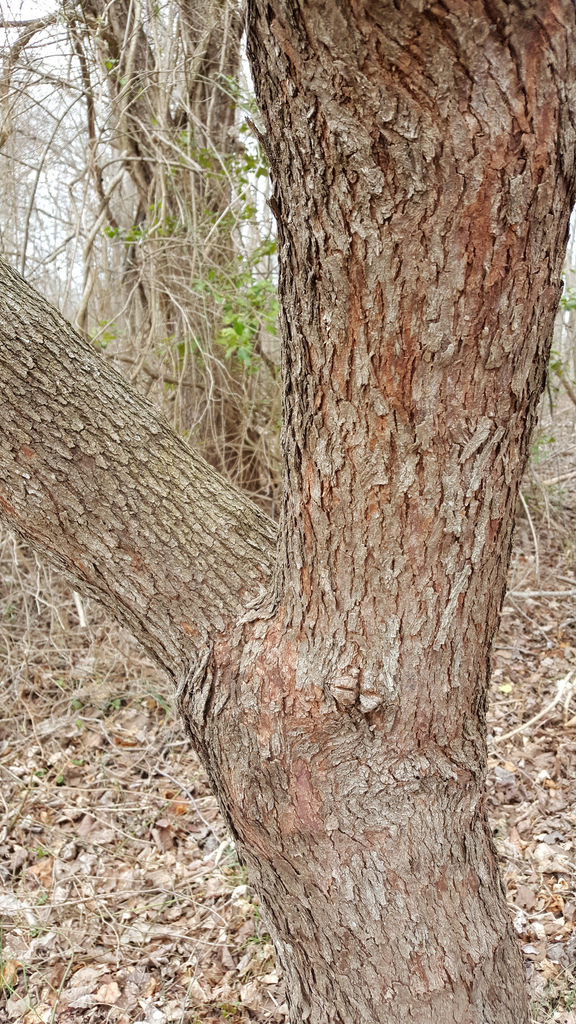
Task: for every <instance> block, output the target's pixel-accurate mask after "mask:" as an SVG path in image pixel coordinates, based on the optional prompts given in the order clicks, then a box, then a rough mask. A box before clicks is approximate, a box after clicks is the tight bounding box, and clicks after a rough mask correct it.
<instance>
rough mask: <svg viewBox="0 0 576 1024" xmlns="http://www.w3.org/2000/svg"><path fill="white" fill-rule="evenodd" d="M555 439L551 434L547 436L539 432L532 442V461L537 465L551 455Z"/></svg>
mask: <svg viewBox="0 0 576 1024" xmlns="http://www.w3.org/2000/svg"><path fill="white" fill-rule="evenodd" d="M554 441H555V438H554V437H552V435H551V434H545V433H544V432H543V431H541V430H537V431H536V433H535V435H534V439H533V441H532V461H533V462H534V463H535V464H536V465H537V464H538V463H539V462H541V461H542V459H545V458H546V456H547V455H548V454H549V451H548V450H549V448H550V446H551V445H553V444H554Z"/></svg>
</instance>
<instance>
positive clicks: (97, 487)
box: [0, 260, 276, 682]
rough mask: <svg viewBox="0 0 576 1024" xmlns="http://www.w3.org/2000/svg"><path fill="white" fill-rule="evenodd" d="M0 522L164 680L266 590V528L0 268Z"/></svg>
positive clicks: (270, 539)
mask: <svg viewBox="0 0 576 1024" xmlns="http://www.w3.org/2000/svg"><path fill="white" fill-rule="evenodd" d="M0 436H1V438H2V442H1V445H0V514H1V515H2V518H4V519H5V520H6V521H8V522H9V524H10V526H11V527H12V528H14V529H15V530H16V531H17V532H18V533H19V534H20V535H21V536H22V537H23V538H24V539H25V540H27V541H28V542H29V543H30V544H31V545H32V546H33V547H34V548H35V549H36V550H37V551H38V552H39V553H40V554H41V555H43V556H44V557H45V558H47V559H48V560H49V561H50V562H52V563H53V564H55V565H57V566H58V567H59V568H61V569H63V570H64V571H65V572H67V573H68V575H69V576H70V577H71V579H72V580H73V581H74V583H75V584H76V585H78V586H79V587H81V588H82V589H83V590H84V591H85V592H89V593H91V594H93V595H94V596H96V597H97V598H98V599H99V600H101V601H103V602H104V604H105V605H106V606H107V607H108V608H109V609H110V610H111V611H112V613H113V614H114V616H115V617H116V618H118V619H119V620H121V621H122V622H123V623H124V624H125V625H126V626H128V628H129V629H131V630H132V632H133V633H134V634H135V636H137V637H138V639H139V640H140V641H141V642H142V644H143V645H144V646H145V647H146V649H147V650H148V651H149V652H150V653H151V654H152V656H153V657H154V658H155V659H156V661H157V662H159V663H160V664H161V665H162V666H163V668H165V669H166V670H167V671H168V672H169V673H170V674H171V675H172V676H173V678H174V679H175V680H176V681H177V682H180V679H181V676H182V673H184V674H186V673H190V672H194V671H195V670H196V666H197V663H198V664H201V663H202V661H203V660H204V659H205V658H206V656H207V653H208V651H209V649H210V646H211V642H212V637H213V636H214V635H216V634H218V633H220V632H221V631H223V630H226V629H227V628H228V627H229V626H230V623H231V622H235V621H236V620H237V619H238V617H239V615H241V614H244V613H245V612H246V610H247V608H248V607H249V605H250V603H251V602H252V601H254V600H257V599H258V597H259V596H261V594H262V593H264V592H266V589H267V587H268V586H269V583H270V578H271V573H272V568H273V563H274V555H275V539H276V529H275V526H274V524H273V523H271V522H270V520H268V519H267V518H266V516H265V515H263V513H262V512H261V511H260V510H259V509H257V508H256V506H255V505H253V504H252V502H251V501H250V500H249V499H248V498H246V497H245V496H244V495H243V494H241V492H239V491H235V490H234V489H233V488H231V487H230V486H228V485H227V484H226V483H225V482H224V481H223V480H222V479H221V478H220V477H219V476H218V474H217V473H215V471H214V470H213V469H211V468H210V467H209V466H208V465H207V463H205V462H204V460H203V459H201V458H200V456H198V455H197V454H195V453H194V452H192V451H191V450H190V449H189V448H188V447H187V445H186V444H185V443H184V442H183V441H182V440H181V439H180V438H178V437H177V436H176V434H174V432H173V431H172V429H171V428H170V426H169V425H168V423H167V422H166V420H165V418H164V417H163V416H162V415H161V414H160V413H159V412H158V410H156V409H155V408H154V407H153V406H152V405H151V404H150V402H148V401H146V399H144V398H143V397H142V396H141V395H139V394H138V393H137V392H136V391H135V390H134V389H132V388H130V386H129V385H128V384H127V382H126V381H125V380H124V378H123V377H121V376H120V374H118V373H117V372H116V371H115V370H114V369H113V368H112V367H111V366H110V364H109V363H108V362H105V361H104V360H103V359H102V358H101V357H100V356H98V354H97V353H96V352H95V351H94V349H93V348H92V346H91V345H90V344H89V343H88V342H87V341H85V340H84V339H83V338H82V337H81V336H80V335H79V334H78V333H77V332H76V331H75V330H74V328H72V327H71V326H70V325H69V324H67V322H66V321H65V320H64V319H63V317H61V316H60V314H59V313H58V312H57V311H56V310H55V309H53V308H52V307H50V306H48V305H47V303H46V302H45V300H44V299H42V298H41V296H40V295H39V294H38V293H37V292H36V291H35V290H34V289H33V288H31V287H30V286H29V285H27V284H26V283H25V282H24V281H23V280H22V278H21V277H20V275H19V274H17V273H16V272H15V271H14V270H12V269H11V268H10V267H8V266H7V264H6V263H4V262H3V261H1V260H0Z"/></svg>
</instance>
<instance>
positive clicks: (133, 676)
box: [0, 418, 576, 1024]
mask: <svg viewBox="0 0 576 1024" xmlns="http://www.w3.org/2000/svg"><path fill="white" fill-rule="evenodd" d="M552 432H553V434H554V439H553V440H552V439H551V438H552ZM575 467H576V432H575V431H574V427H573V426H571V425H570V422H569V418H567V419H566V422H565V423H564V424H562V422H555V423H554V424H553V427H552V428H550V429H549V428H548V427H546V428H544V429H541V430H540V432H539V435H538V438H537V440H536V442H535V445H534V450H533V458H532V462H531V467H530V469H529V471H528V473H527V475H526V478H525V482H524V487H523V499H524V500H523V501H522V502H521V504H520V506H519V518H518V524H517V529H516V540H515V547H514V554H513V558H512V563H511V568H510V580H509V595H508V597H507V599H506V603H505V606H504V609H503V614H502V624H501V629H500V632H499V634H498V637H497V640H496V645H495V652H494V658H493V680H492V689H491V701H490V710H489V781H488V801H489V810H490V814H491V820H492V823H493V828H494V836H495V841H496V844H497V848H498V852H499V855H500V859H501V867H502V873H503V877H504V880H505V883H506V887H507V892H508V899H509V903H510V907H511V910H512V914H513V916H514V924H515V927H516V931H517V934H518V937H519V940H520V943H521V946H522V949H523V951H524V955H525V958H526V968H527V973H528V979H529V984H530V987H531V991H532V995H533V1000H534V1002H533V1016H534V1021H536V1022H538V1024H546V1022H552V1021H554V1022H559V1024H576V891H575V886H576V801H575V799H574V798H575V795H576V468H575ZM0 571H1V574H2V587H1V590H0V658H1V660H2V662H3V664H4V668H3V670H2V671H3V675H2V686H3V703H2V707H3V710H2V713H1V716H0V777H1V787H0V922H1V923H0V1024H12V1022H15V1024H18V1022H20V1024H104V1022H110V1024H137V1022H138V1024H170V1022H177V1024H200V1022H202V1024H211V1022H212V1024H216V1022H224V1021H226V1022H229V1024H230V1022H232V1024H241V1022H247V1021H253V1022H254V1021H255V1022H258V1024H264V1022H268V1021H269V1022H282V1021H284V1020H285V1019H286V1004H285V999H284V994H283V990H282V980H281V978H280V977H279V974H278V970H277V968H276V966H275V962H274V955H273V950H272V946H271V943H270V940H269V937H268V935H267V934H266V931H265V928H264V926H263V924H262V922H261V920H260V915H259V908H258V900H257V899H256V897H255V896H254V895H253V893H252V892H251V890H250V888H249V886H248V885H247V883H246V877H245V873H244V870H243V868H242V867H241V866H240V865H239V863H238V861H237V859H236V856H235V852H234V848H233V846H232V844H231V842H230V840H229V838H228V837H227V835H226V831H225V828H224V826H223V823H222V820H221V818H220V817H219V814H218V810H217V807H216V802H215V800H214V798H213V796H212V795H211V793H210V791H209V789H208V787H207V784H206V780H205V777H204V775H203V773H202V770H201V769H200V767H199V765H198V762H197V760H196V758H195V756H194V753H193V752H192V750H191V748H190V744H189V742H188V739H187V738H186V736H185V734H184V732H183V730H182V728H181V726H180V724H179V722H178V720H177V719H175V717H174V713H173V710H172V703H171V694H170V692H169V688H168V684H167V682H166V681H165V679H164V678H163V677H162V676H161V675H160V674H159V673H158V671H157V670H156V669H155V668H154V667H153V666H152V665H151V664H150V662H149V661H148V660H147V659H146V658H145V657H144V656H143V654H142V653H141V651H140V650H139V648H138V647H137V646H136V645H135V644H134V643H133V642H132V641H131V640H130V638H129V637H128V636H127V635H126V634H124V633H122V632H121V631H120V630H118V629H117V628H116V627H114V626H111V625H109V624H108V623H107V622H106V621H104V618H103V615H102V613H101V612H100V611H99V610H98V609H96V608H95V607H93V606H90V605H81V606H78V605H77V604H76V603H75V602H74V600H73V599H72V595H71V594H70V591H69V589H67V588H66V585H65V584H63V583H61V582H58V581H55V580H54V579H53V578H52V577H51V576H50V575H49V574H47V573H46V572H45V571H44V570H43V569H42V568H41V567H39V566H37V565H36V563H35V562H34V560H33V559H32V558H31V557H30V555H29V554H28V553H26V552H25V551H23V550H22V549H21V548H19V547H18V546H15V545H14V544H13V542H12V541H10V540H9V539H8V538H5V539H4V541H3V547H2V550H1V551H0ZM82 614H86V617H87V620H88V624H87V626H85V627H82V625H81V624H80V623H81V615H82Z"/></svg>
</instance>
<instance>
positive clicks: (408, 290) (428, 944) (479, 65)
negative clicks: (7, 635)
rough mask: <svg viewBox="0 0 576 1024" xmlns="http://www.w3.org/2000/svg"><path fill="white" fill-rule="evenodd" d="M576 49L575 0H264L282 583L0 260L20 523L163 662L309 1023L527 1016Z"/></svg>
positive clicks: (260, 36) (10, 496) (11, 469)
mask: <svg viewBox="0 0 576 1024" xmlns="http://www.w3.org/2000/svg"><path fill="white" fill-rule="evenodd" d="M575 44H576V26H575V11H574V5H573V3H572V2H571V0H570V2H569V0H549V2H546V3H530V2H528V0H516V2H507V3H504V2H500V0H493V2H491V3H490V4H486V3H484V2H481V0H468V2H466V3H458V2H452V3H450V4H440V3H429V2H427V0H408V2H406V3H403V4H401V5H396V4H395V3H392V2H391V0H383V2H379V3H375V2H374V3H373V2H370V0H366V2H364V3H350V4H343V3H337V2H334V3H331V4H326V3H323V4H320V3H318V2H316V0H312V2H310V3H306V4H296V3H295V2H294V0H292V2H289V0H285V2H283V3H280V2H279V0H268V2H267V3H266V4H264V3H263V0H250V3H249V50H250V56H251V60H252V65H253V69H254V76H255V81H256V88H257V93H258V98H259V102H260V105H261V109H262V111H263V115H264V119H265V126H266V132H267V134H266V147H267V150H268V153H269V157H270V160H271V163H272V168H273V173H274V180H275V197H274V209H275V211H276V213H277V217H278V222H279V232H280V242H281V249H280V252H281V277H280V291H281V299H282V307H283V334H284V374H285V377H284V427H283V432H284V433H283V436H284V465H285V494H284V510H283V517H282V523H281V529H280V543H279V551H278V559H277V573H276V577H275V580H274V583H273V584H272V575H271V573H272V569H271V566H272V560H273V545H274V529H273V527H272V524H269V523H268V522H267V521H266V520H265V518H264V517H262V516H261V515H259V514H258V513H257V512H256V511H255V510H254V508H253V506H251V505H250V503H249V502H248V501H247V500H246V499H245V498H242V497H240V496H239V495H238V496H237V497H236V499H234V500H233V501H231V500H230V499H229V498H227V497H226V495H225V492H224V488H223V487H222V485H221V484H220V483H219V481H218V479H217V478H216V477H215V475H214V474H212V473H211V471H210V470H209V469H208V468H207V467H206V466H205V465H204V464H202V463H201V461H200V460H198V459H197V458H195V457H193V456H192V455H191V454H187V453H186V449H185V447H184V446H183V445H182V444H181V442H178V441H177V439H175V438H174V437H173V436H171V435H170V432H169V430H168V428H167V427H166V426H165V425H164V424H163V423H161V421H159V420H158V419H157V418H156V419H153V418H152V414H151V412H150V409H149V408H147V407H145V403H143V402H142V400H141V399H138V400H137V403H136V405H135V406H134V404H133V405H132V406H127V405H126V399H123V398H122V391H121V385H120V383H119V380H118V379H117V378H112V377H110V376H107V377H106V381H105V382H103V383H102V385H101V386H100V388H99V390H94V387H93V384H92V381H93V376H94V369H91V368H89V369H85V367H94V366H96V361H95V359H94V357H93V356H92V355H91V354H90V358H88V354H87V353H89V350H88V349H87V348H86V347H84V348H83V349H82V353H83V354H82V355H81V357H77V356H75V355H74V354H72V355H71V354H70V353H74V352H76V351H80V349H77V348H76V347H75V346H80V347H81V346H82V345H83V342H82V341H81V340H80V339H78V338H74V337H73V336H72V335H70V334H65V333H64V329H63V327H62V322H61V321H60V320H56V319H52V320H49V318H48V316H47V314H45V313H44V312H43V311H42V310H41V309H40V307H39V306H38V305H34V303H38V301H39V300H37V299H36V298H34V297H33V296H32V293H31V292H26V294H25V296H24V298H25V303H26V304H27V305H26V306H25V308H26V309H27V310H28V311H29V312H27V313H25V314H22V313H21V312H20V310H21V308H22V301H23V300H22V296H23V293H22V291H21V289H22V287H23V286H22V285H21V284H20V283H19V282H17V281H16V278H15V277H14V275H10V274H8V272H5V271H3V272H2V274H3V275H5V276H4V277H3V279H2V278H0V284H3V285H5V286H6V287H8V286H9V287H10V288H11V289H12V291H13V294H14V296H15V299H14V301H13V302H12V301H11V304H10V305H9V306H8V307H7V306H6V300H5V299H4V298H3V299H2V304H3V307H4V308H3V309H2V312H1V318H0V346H1V347H2V348H3V349H4V350H5V352H6V353H7V354H6V355H2V380H3V383H2V384H1V385H0V389H1V391H2V396H3V404H2V405H1V406H0V415H1V416H2V417H3V419H4V421H5V422H4V429H5V431H6V434H5V440H4V442H3V446H2V451H0V484H1V485H2V488H3V490H4V494H3V495H2V507H3V508H4V509H5V513H4V515H5V518H6V519H7V521H9V522H10V523H11V524H12V525H13V526H15V527H16V528H17V529H19V530H20V532H21V533H22V534H23V535H24V536H26V537H27V538H28V539H31V540H32V541H33V542H34V543H35V544H36V545H37V546H38V545H40V546H42V548H43V550H44V551H45V552H46V553H49V554H52V556H54V555H56V556H57V557H58V559H59V562H60V564H64V565H65V566H66V568H67V570H68V571H69V572H71V573H73V574H75V576H76V578H79V579H80V580H84V583H85V584H88V586H89V587H90V588H91V589H92V591H96V592H99V593H100V594H101V596H103V598H104V599H105V600H106V601H107V602H108V604H109V606H110V607H112V608H113V610H115V613H116V614H117V616H118V617H120V618H122V619H123V620H124V621H127V622H128V623H129V624H130V625H131V626H132V628H133V629H135V631H136V632H137V635H139V636H140V637H141V638H142V639H144V641H145V642H146V643H147V645H148V647H149V649H150V650H152V652H153V653H154V654H155V656H156V657H157V658H158V660H159V661H161V663H162V664H164V665H165V666H167V667H168V668H169V670H170V671H171V673H172V675H173V676H174V677H175V678H176V681H177V683H178V694H179V704H180V707H181V709H182V713H183V715H184V717H185V719H186V721H187V723H188V725H189V728H190V730H191V732H192V735H193V736H194V739H195V742H196V745H197V748H198V750H199V753H200V755H201V757H202V759H203V762H204V764H205V766H206V768H207V771H208V773H209V776H210V779H211V781H212V784H213V785H214V788H215V791H216V792H217V794H218V797H219V800H220V804H221V807H222V810H223V812H224V814H225V816H226V818H227V820H228V823H229V826H230V829H231V831H232V833H233V835H234V837H235V840H236V843H237V847H238V851H239V854H240V855H241V857H242V858H243V860H244V861H245V863H246V864H247V866H248V868H249V872H250V877H251V880H252V882H253V884H254V885H255V887H256V890H257V891H258V893H259V895H260V897H261V900H262V904H263V908H264V910H265V912H266V915H267V920H268V923H269V926H270V929H271V931H272V934H273V937H274V939H275V943H276V947H277V950H278V955H279V958H280V961H281V963H282V966H283V968H284V972H285V975H286V979H287V985H288V999H289V1004H290V1014H291V1021H292V1024H302V1022H304V1021H305V1022H307V1024H400V1022H402V1024H405V1022H406V1021H410V1022H413V1024H528V1022H529V1020H530V1013H529V1008H528V1004H527V998H526V995H525V991H524V984H523V972H522V962H521V957H520V953H519V950H518V947H517V945H516V942H515V938H514V935H513V931H512V927H511V923H510V920H509V916H508V913H507V910H506V906H505V900H504V894H503V891H502V886H501V883H500V881H499V877H498V871H497V866H496V859H495V854H494V849H493V846H492V843H491V839H490V831H489V828H488V826H487V823H486V817H485V811H484V803H483V787H484V775H485V764H486V750H485V720H484V716H485V702H486V693H487V683H488V674H489V651H490V643H491V640H492V637H493V635H494V631H495V629H496V626H497V621H498V613H499V609H500V605H501V601H502V597H503V593H504V588H505V577H506V568H507V564H508V558H509V551H510V538H511V531H512V524H513V514H514V508H515V503H516V497H517V493H518V487H519V481H520V478H521V473H522V469H523V466H524V462H525V458H526V453H527V450H528V443H529V437H530V431H531V428H532V426H533V423H534V420H535V416H536V410H537V404H538V398H539V395H540V393H541V390H542V387H543V383H544V377H545V371H546V362H547V357H548V351H549V345H550V339H551V331H552V324H553V315H554V311H555V307H556V303H557V299H558V296H559V293H560V287H561V281H560V273H561V267H562V259H563V255H564V248H565V242H566V236H567V228H568V219H569V214H570V208H571V203H572V200H573V193H574V166H573V162H574V160H573V158H574V147H575V140H576V133H575V130H574V101H573V95H574V70H573V69H574V68H575V67H576V53H575V52H574V51H575ZM22 316H24V319H22ZM53 316H54V317H55V314H54V315H53ZM19 317H20V320H19V319H18V318H19ZM14 325H16V326H14ZM46 332H48V336H49V339H50V340H49V344H48V345H47V346H46V345H44V346H43V345H42V344H41V340H42V337H43V336H44V335H46ZM59 337H60V338H61V339H62V340H61V343H60V344H59V350H57V344H58V338H59ZM18 339H25V344H24V345H22V341H20V343H19V344H18ZM20 349H22V352H23V354H22V353H20V354H18V353H19V352H20ZM57 360H60V361H61V366H59V365H58V363H57ZM79 371H81V372H79ZM106 372H107V374H109V373H110V371H106ZM59 374H60V375H61V376H62V383H61V384H60V388H61V392H60V394H58V386H57V381H58V375H59ZM39 390H40V392H41V396H42V399H41V403H40V410H39V411H38V406H37V405H34V404H33V402H34V395H35V394H36V393H37V392H38V391H39ZM54 391H56V394H54ZM70 396H73V397H70ZM131 401H132V402H135V401H136V400H135V399H131ZM128 408H129V409H130V411H129V412H127V409H128ZM16 410H17V414H18V423H17V425H16V426H15V425H14V416H15V414H16ZM56 414H58V417H59V418H61V420H62V423H60V419H58V422H57V420H56ZM120 421H121V422H120ZM119 424H120V425H119ZM150 424H151V425H150ZM127 430H130V434H131V436H130V437H127V436H126V431H127ZM155 431H159V436H160V438H161V440H162V448H161V453H159V458H156V452H157V448H156V445H157V441H156V438H157V436H158V435H157V433H155ZM54 452H55V453H56V455H53V453H54ZM30 453H32V454H30ZM55 460H56V461H55ZM102 463H104V465H102ZM84 466H86V467H88V469H89V473H90V474H92V473H93V474H94V476H93V477H92V476H89V478H88V479H89V482H90V486H88V488H87V491H86V496H84V494H85V481H79V480H78V478H77V475H76V474H77V473H78V472H79V467H84ZM166 467H169V468H168V469H167V468H166ZM100 472H102V473H103V474H104V473H105V474H106V476H105V477H104V476H100V475H98V474H100ZM180 479H181V480H182V483H180V482H179V481H180ZM158 480H160V485H159V484H158ZM70 481H71V482H70ZM105 481H107V484H105ZM92 484H93V485H92ZM104 486H107V489H108V491H109V493H111V494H112V495H113V497H112V498H111V499H110V500H109V501H108V500H107V499H106V500H105V499H104V497H103V495H102V491H103V488H104ZM159 486H160V492H161V495H162V497H161V503H160V507H158V505H157V503H156V498H155V495H156V493H157V490H158V487H159ZM191 499H192V500H191ZM236 502H237V507H235V503H236ZM212 506H213V507H212ZM78 508H79V511H77V509H78ZM102 508H104V514H102V511H101V509H102ZM46 516H48V517H49V518H48V519H47V518H46ZM73 517H76V518H78V519H79V522H80V525H81V529H79V528H78V527H77V526H76V523H75V521H74V519H73ZM153 537H158V540H157V541H154V542H153ZM190 545H193V550H191V549H190ZM191 556H192V557H191ZM221 559H222V560H223V564H224V566H225V567H226V569H225V571H224V572H223V573H218V594H219V600H218V604H217V606H216V612H215V613H214V612H213V610H212V607H211V603H210V594H211V591H212V587H213V586H214V585H215V583H214V580H213V578H212V574H213V571H214V569H213V567H214V566H215V564H217V563H218V562H219V561H220V560H221ZM232 570H235V572H234V575H232ZM127 578H128V579H129V587H128V588H127V587H126V579H127ZM178 579H181V580H182V581H183V585H181V586H180V589H178V586H177V581H178ZM165 581H167V582H165ZM198 581H200V582H199V583H198ZM240 581H242V583H240ZM266 588H267V589H266ZM196 617H197V618H198V621H199V624H200V627H199V628H198V629H197V630H196V629H195V628H194V627H195V622H196ZM166 638H168V639H166Z"/></svg>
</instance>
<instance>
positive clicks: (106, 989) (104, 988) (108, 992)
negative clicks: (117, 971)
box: [96, 981, 122, 1006]
mask: <svg viewBox="0 0 576 1024" xmlns="http://www.w3.org/2000/svg"><path fill="white" fill-rule="evenodd" d="M121 994H122V993H121V992H120V986H119V985H118V982H116V981H108V982H106V984H105V985H101V986H100V988H99V989H98V991H97V992H96V1000H97V1002H99V1003H106V1005H107V1006H114V1003H117V1002H118V1000H119V999H120V996H121Z"/></svg>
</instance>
